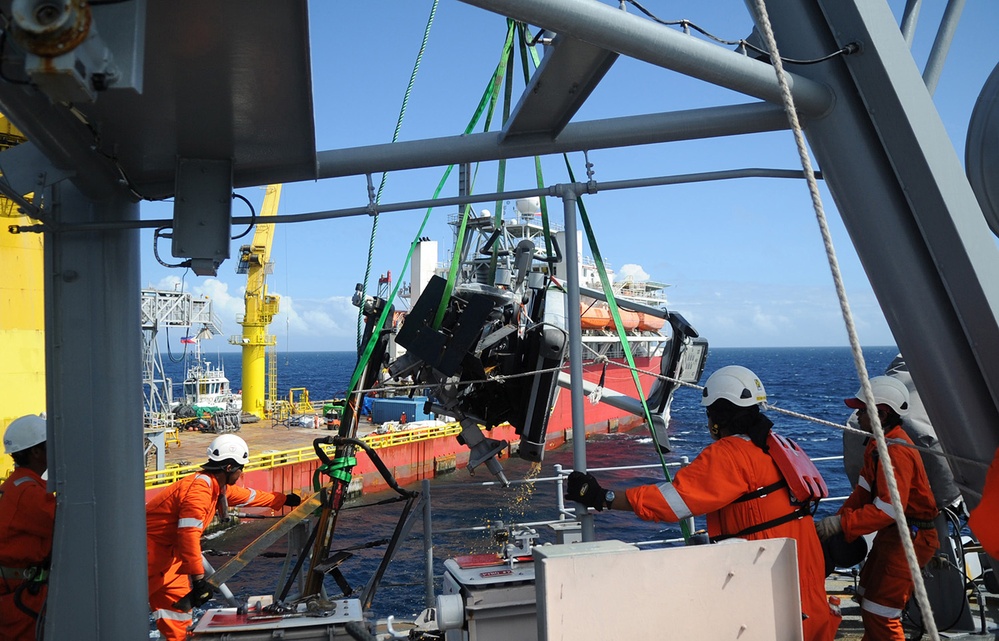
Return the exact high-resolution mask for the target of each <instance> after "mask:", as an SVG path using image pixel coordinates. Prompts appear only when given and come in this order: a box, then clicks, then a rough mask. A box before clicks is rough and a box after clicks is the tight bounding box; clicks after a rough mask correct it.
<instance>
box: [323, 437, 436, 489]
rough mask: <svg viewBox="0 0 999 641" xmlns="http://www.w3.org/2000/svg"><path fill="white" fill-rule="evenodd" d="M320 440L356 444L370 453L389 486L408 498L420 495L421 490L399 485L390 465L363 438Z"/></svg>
mask: <svg viewBox="0 0 999 641" xmlns="http://www.w3.org/2000/svg"><path fill="white" fill-rule="evenodd" d="M327 439H328V440H327ZM319 440H324V441H326V442H327V443H330V444H332V445H337V446H339V445H341V444H344V443H346V444H348V445H355V446H357V447H359V448H361V449H362V450H364V452H365V453H366V454H367V455H368V457H369V458H371V462H372V463H374V464H375V467H376V468H378V472H379V473H380V474H381V475H382V478H383V479H385V482H386V483H388V486H389V487H391V488H392V489H393V490H395V491H396V492H398V493H399V494H400V495H402V496H404V497H406V498H415V497H416V496H418V495H419V492H412V491H410V490H405V489H403V488H401V487H399V484H398V483H396V482H395V477H394V476H392V472H390V471H389V469H388V467H386V466H385V463H383V462H382V459H381V457H380V456H378V453H377V452H375V450H374V448H372V447H371V446H370V445H368V444H367V443H365V442H364V441H362V440H361V439H357V438H349V437H346V436H327V437H326V439H317V441H316V442H317V443H318V442H319ZM315 447H316V450H317V451H318V450H321V449H322V448H320V447H319V445H318V444H317V445H316V446H315ZM324 454H325V452H324ZM320 458H322V457H320ZM327 460H329V457H327ZM324 462H325V461H324Z"/></svg>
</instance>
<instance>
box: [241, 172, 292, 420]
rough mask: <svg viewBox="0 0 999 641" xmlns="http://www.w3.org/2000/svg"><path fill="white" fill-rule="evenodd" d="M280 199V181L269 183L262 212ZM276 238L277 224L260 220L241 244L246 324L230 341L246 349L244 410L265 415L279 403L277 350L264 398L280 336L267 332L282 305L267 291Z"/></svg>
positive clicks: (272, 210)
mask: <svg viewBox="0 0 999 641" xmlns="http://www.w3.org/2000/svg"><path fill="white" fill-rule="evenodd" d="M280 200H281V185H268V186H267V191H266V194H265V195H264V204H263V207H261V210H260V216H261V217H265V216H274V215H276V214H277V207H278V201H280ZM273 242H274V225H273V224H266V223H262V224H258V225H257V229H256V231H255V232H254V234H253V241H252V243H251V244H249V245H243V246H242V247H240V248H239V263H238V264H237V265H236V273H237V274H246V293H245V294H244V295H243V302H244V304H245V311H244V314H243V317H242V318H240V319H237V322H238V323H239V324H240V325H241V326H242V327H243V334H242V335H241V336H232V337H230V338H229V342H230V343H231V344H233V345H239V346H240V347H241V348H242V350H243V412H249V413H250V414H255V415H257V416H264V415H267V414H269V413H270V412H272V411H273V410H274V409H275V408H276V407H277V352H276V351H274V350H273V349H272V350H271V352H270V367H269V368H268V370H269V371H268V373H267V374H268V375H267V380H268V381H269V385H268V387H267V389H266V391H267V399H266V400H267V402H265V400H264V391H265V389H264V366H265V358H266V355H267V354H266V349H267V348H268V347H271V348H273V347H274V346H275V345H277V338H276V337H275V336H274V335H273V334H268V333H267V327H268V326H269V325H270V324H271V321H272V320H273V319H274V316H275V315H276V314H277V313H278V311H279V309H280V300H281V297H280V296H278V295H276V294H268V293H267V274H270V273H271V272H272V271H273V263H271V262H270V257H271V244H272V243H273Z"/></svg>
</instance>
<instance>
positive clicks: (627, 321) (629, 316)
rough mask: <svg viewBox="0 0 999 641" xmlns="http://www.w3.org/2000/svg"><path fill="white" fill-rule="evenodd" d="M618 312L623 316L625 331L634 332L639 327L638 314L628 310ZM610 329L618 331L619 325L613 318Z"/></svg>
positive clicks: (622, 322)
mask: <svg viewBox="0 0 999 641" xmlns="http://www.w3.org/2000/svg"><path fill="white" fill-rule="evenodd" d="M617 311H618V313H619V314H620V315H621V325H622V326H624V329H626V330H633V329H636V328H637V327H638V312H629V311H628V310H626V309H619V310H617ZM610 328H611V329H617V324H616V323H615V322H614V319H613V318H611V320H610Z"/></svg>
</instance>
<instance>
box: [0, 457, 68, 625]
mask: <svg viewBox="0 0 999 641" xmlns="http://www.w3.org/2000/svg"><path fill="white" fill-rule="evenodd" d="M54 524H55V495H54V494H52V493H51V492H47V491H45V481H44V480H42V477H40V476H38V475H37V474H35V473H34V472H33V471H31V470H29V469H28V468H25V467H18V468H16V469H15V470H14V471H13V472H12V473H11V475H10V476H8V477H7V480H6V481H4V482H3V485H0V566H2V567H3V569H2V570H0V572H2V574H3V577H2V578H0V641H32V640H33V639H34V638H35V624H36V622H37V619H36V617H33V616H30V615H29V614H28V613H26V612H24V611H23V610H21V609H20V608H19V607H17V601H16V600H19V602H20V603H21V605H23V606H24V607H26V608H28V609H29V610H32V611H33V612H40V611H41V609H42V607H43V606H44V604H45V595H46V593H47V592H48V585H47V584H46V583H35V584H29V585H27V586H24V585H23V584H24V580H23V579H22V578H20V577H21V576H23V574H22V572H23V571H24V570H26V569H28V568H33V567H39V566H41V565H42V564H43V562H44V561H45V560H46V559H48V558H49V557H50V556H51V555H52V529H53V526H54ZM19 587H20V588H21V589H20V590H19V591H18V588H19ZM15 591H18V594H16V595H15Z"/></svg>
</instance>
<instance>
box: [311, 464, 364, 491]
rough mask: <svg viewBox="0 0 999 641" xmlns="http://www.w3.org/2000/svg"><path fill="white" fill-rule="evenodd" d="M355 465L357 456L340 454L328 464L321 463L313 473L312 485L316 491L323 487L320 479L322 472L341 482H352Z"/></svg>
mask: <svg viewBox="0 0 999 641" xmlns="http://www.w3.org/2000/svg"><path fill="white" fill-rule="evenodd" d="M355 465H357V457H355V456H340V457H337V458H335V459H333V460H332V461H330V462H329V464H328V465H320V466H319V467H318V468H317V469H316V471H315V472H314V473H313V474H312V486H313V487H314V488H315V490H316V492H318V491H319V490H321V489H322V488H323V483H322V482H321V481H320V480H319V475H320V474H325V475H326V476H328V477H330V478H331V479H336V480H337V481H340V482H341V483H350V477H351V470H352V469H353V468H354V466H355Z"/></svg>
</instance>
